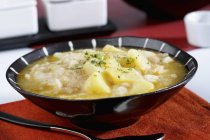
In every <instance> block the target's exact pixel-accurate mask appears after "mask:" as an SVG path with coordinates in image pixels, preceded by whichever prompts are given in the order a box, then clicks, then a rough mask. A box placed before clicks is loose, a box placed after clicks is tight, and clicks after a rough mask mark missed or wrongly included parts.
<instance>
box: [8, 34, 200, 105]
mask: <svg viewBox="0 0 210 140" xmlns="http://www.w3.org/2000/svg"><path fill="white" fill-rule="evenodd" d="M117 38H118V39H119V38H134V39H150V40H154V41H160V42H162V43H165V44H167V45H169V46H170V47H172V48H175V49H178V50H179V51H181V52H182V53H184V55H188V56H190V58H191V59H192V61H193V62H194V64H195V66H194V69H193V70H192V72H191V73H190V72H189V70H188V72H189V73H188V74H189V75H190V76H188V77H187V75H188V74H186V76H185V78H184V79H183V80H182V81H180V82H178V83H177V84H175V85H172V86H169V87H166V88H163V89H159V90H156V91H153V92H146V93H141V94H134V95H127V96H119V97H118V96H117V97H107V98H96V99H91V98H90V99H63V98H56V97H49V96H44V95H40V94H37V93H33V92H28V91H25V90H23V89H22V88H20V87H19V86H17V87H16V86H14V84H12V81H10V80H9V78H10V77H9V71H10V67H11V66H12V65H14V64H15V63H17V61H18V60H19V59H20V58H21V57H24V56H29V55H31V54H33V53H35V52H37V51H40V50H41V49H43V48H44V47H45V46H44V45H43V47H41V48H38V49H35V50H33V51H31V52H29V53H27V54H25V55H23V56H21V57H19V58H17V59H16V60H15V61H14V62H13V63H12V64H11V65H10V66H9V67H8V69H7V71H6V79H7V81H8V82H9V84H10V85H11V86H12V87H13V88H14V89H15V90H16V91H18V92H19V93H20V94H21V95H23V96H24V97H25V95H29V96H35V97H38V98H44V99H48V100H57V101H65V102H68V101H70V102H72V101H73V102H92V101H94V102H95V101H103V100H114V99H125V98H136V97H143V96H150V95H154V94H161V93H164V94H167V93H166V91H170V90H173V89H176V88H179V87H182V86H184V85H185V84H187V83H188V82H189V81H190V80H191V79H192V78H193V76H194V75H195V73H196V71H197V69H198V63H197V60H196V59H195V58H194V57H193V56H191V55H190V54H188V53H187V52H186V51H184V50H182V49H180V48H178V47H176V46H174V45H171V44H170V43H168V42H165V41H162V40H160V39H156V38H149V37H138V36H115V37H105V38H87V39H80V40H73V41H77V42H78V41H87V40H92V39H105V40H107V39H117ZM64 42H69V41H63V42H57V43H53V44H48V45H46V47H45V48H50V47H52V45H54V44H59V43H64ZM52 48H53V47H52ZM131 48H137V47H131ZM140 49H143V48H142V46H141V47H140ZM149 50H153V49H149ZM153 51H156V50H153ZM55 52H56V51H55ZM55 52H54V53H55ZM44 57H45V56H44ZM38 59H40V58H38ZM38 59H36V60H38ZM36 60H35V61H36Z"/></svg>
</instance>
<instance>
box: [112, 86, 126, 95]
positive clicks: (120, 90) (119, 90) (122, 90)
mask: <svg viewBox="0 0 210 140" xmlns="http://www.w3.org/2000/svg"><path fill="white" fill-rule="evenodd" d="M127 93H128V89H127V87H125V86H122V85H120V86H119V85H116V86H113V88H112V94H113V95H114V96H125V95H126V94H127Z"/></svg>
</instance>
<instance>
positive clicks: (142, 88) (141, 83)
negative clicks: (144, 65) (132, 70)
mask: <svg viewBox="0 0 210 140" xmlns="http://www.w3.org/2000/svg"><path fill="white" fill-rule="evenodd" d="M153 89H154V85H153V84H152V83H150V82H148V81H146V80H144V79H138V80H136V81H135V83H133V85H132V87H131V89H130V90H129V94H142V93H147V92H150V91H152V90H153Z"/></svg>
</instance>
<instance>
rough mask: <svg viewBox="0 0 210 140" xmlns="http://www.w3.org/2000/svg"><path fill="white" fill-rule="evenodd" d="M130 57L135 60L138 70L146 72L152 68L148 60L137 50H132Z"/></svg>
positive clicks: (129, 52)
mask: <svg viewBox="0 0 210 140" xmlns="http://www.w3.org/2000/svg"><path fill="white" fill-rule="evenodd" d="M128 56H129V57H131V58H133V59H134V63H135V64H136V68H137V69H138V70H140V71H142V72H145V71H147V70H149V69H150V68H151V64H150V63H149V61H148V59H147V58H146V57H145V56H144V55H143V54H142V53H140V52H138V51H137V50H135V49H130V50H129V51H128Z"/></svg>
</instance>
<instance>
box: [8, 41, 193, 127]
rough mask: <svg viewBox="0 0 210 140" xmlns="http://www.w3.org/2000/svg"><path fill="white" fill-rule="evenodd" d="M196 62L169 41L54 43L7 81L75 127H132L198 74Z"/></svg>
mask: <svg viewBox="0 0 210 140" xmlns="http://www.w3.org/2000/svg"><path fill="white" fill-rule="evenodd" d="M196 70H197V62H196V60H195V59H194V58H193V57H192V56H190V55H189V54H187V53H186V52H184V51H182V50H180V49H178V48H176V47H173V46H171V45H169V44H167V43H165V42H162V41H159V40H155V39H149V38H136V37H118V38H106V39H87V40H79V41H69V42H63V43H57V44H52V45H49V46H46V47H43V48H41V49H38V50H35V51H33V52H31V53H29V54H27V55H25V56H22V57H21V58H19V59H18V60H16V61H15V62H14V63H13V64H12V65H11V66H10V67H9V68H8V71H7V80H8V81H9V83H10V84H11V85H12V86H13V87H14V88H15V89H16V90H17V91H18V92H20V93H21V94H22V95H23V96H24V97H26V98H27V99H29V100H30V101H32V102H33V103H35V104H36V105H38V106H40V107H41V108H44V109H45V110H47V111H49V112H51V113H53V114H56V115H58V116H61V117H65V118H69V119H70V120H71V121H72V122H73V123H74V124H76V125H78V126H80V127H83V128H90V129H97V130H99V129H100V130H104V129H115V128H120V127H125V126H128V125H130V124H132V123H134V122H136V121H137V120H138V119H139V117H140V116H141V115H143V114H145V113H147V112H149V111H151V110H152V109H154V108H156V107H158V106H159V105H160V104H162V103H164V102H165V101H166V100H167V99H169V98H170V97H171V96H172V95H174V94H175V93H177V92H178V91H179V90H180V89H181V88H182V87H183V86H184V85H185V84H186V83H187V82H188V81H189V80H190V79H191V78H192V77H193V75H194V74H195V72H196Z"/></svg>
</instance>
